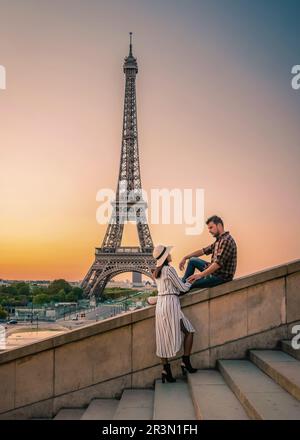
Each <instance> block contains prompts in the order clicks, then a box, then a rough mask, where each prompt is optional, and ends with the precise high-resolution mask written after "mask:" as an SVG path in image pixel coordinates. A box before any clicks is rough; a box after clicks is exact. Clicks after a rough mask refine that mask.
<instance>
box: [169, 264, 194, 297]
mask: <svg viewBox="0 0 300 440" xmlns="http://www.w3.org/2000/svg"><path fill="white" fill-rule="evenodd" d="M167 277H168V278H169V280H171V282H172V283H173V284H174V286H175V287H177V289H179V290H180V291H181V292H187V291H188V290H190V287H191V283H188V282H186V283H184V282H183V281H182V280H181V279H180V278H179V276H178V275H177V272H176V270H175V269H174V267H172V266H169V270H168V273H167Z"/></svg>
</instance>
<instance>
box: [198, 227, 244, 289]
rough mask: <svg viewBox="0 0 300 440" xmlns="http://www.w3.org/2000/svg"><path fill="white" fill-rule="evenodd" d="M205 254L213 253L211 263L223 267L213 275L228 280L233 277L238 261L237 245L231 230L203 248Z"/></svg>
mask: <svg viewBox="0 0 300 440" xmlns="http://www.w3.org/2000/svg"><path fill="white" fill-rule="evenodd" d="M202 250H203V252H204V253H205V255H209V254H212V257H211V263H210V264H209V266H210V265H211V264H212V263H218V264H219V265H220V266H221V267H220V268H219V269H217V270H216V271H215V272H214V273H213V275H217V276H219V277H221V278H223V279H224V280H226V281H230V280H232V279H233V277H234V274H235V269H236V262H237V247H236V243H235V241H234V239H233V238H232V237H231V235H230V234H229V232H228V231H227V232H223V234H221V235H220V236H219V237H218V238H217V239H216V241H215V242H214V243H212V244H211V245H209V246H207V247H205V248H203V249H202Z"/></svg>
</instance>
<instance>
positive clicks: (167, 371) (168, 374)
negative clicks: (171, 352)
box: [161, 363, 176, 383]
mask: <svg viewBox="0 0 300 440" xmlns="http://www.w3.org/2000/svg"><path fill="white" fill-rule="evenodd" d="M166 379H167V382H176V379H175V378H174V377H173V376H172V371H171V365H170V364H169V363H167V364H164V369H163V370H162V372H161V380H162V383H165V380H166Z"/></svg>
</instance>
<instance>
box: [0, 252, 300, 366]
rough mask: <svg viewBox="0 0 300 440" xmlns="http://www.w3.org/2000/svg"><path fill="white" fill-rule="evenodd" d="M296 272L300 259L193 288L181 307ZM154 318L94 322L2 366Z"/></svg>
mask: <svg viewBox="0 0 300 440" xmlns="http://www.w3.org/2000/svg"><path fill="white" fill-rule="evenodd" d="M297 271H300V260H295V261H292V262H290V263H287V264H283V265H280V266H276V267H272V268H270V269H266V270H263V271H260V272H256V273H254V274H251V275H246V276H244V277H241V278H237V279H235V280H233V281H230V282H228V283H224V284H221V285H219V286H216V287H212V288H209V289H193V290H191V291H190V292H189V293H187V294H186V295H184V296H182V297H181V300H180V301H181V305H182V307H187V306H190V305H192V304H196V303H200V302H203V301H207V300H209V299H213V298H216V297H218V296H222V295H226V294H229V293H232V292H235V291H238V290H242V289H244V288H246V287H250V286H253V285H256V284H259V283H263V282H265V281H269V280H272V279H276V278H280V277H283V276H286V275H287V274H290V273H294V272H297ZM154 315H155V306H149V307H146V308H144V309H141V310H136V311H133V312H127V313H125V314H123V315H120V316H117V317H112V318H108V319H106V320H105V321H101V322H98V323H91V324H89V325H87V326H86V327H82V328H79V329H75V330H71V331H69V332H67V333H65V334H62V335H58V336H50V337H49V338H46V339H43V340H41V341H38V342H35V343H33V344H28V345H25V346H23V347H19V348H15V349H12V350H9V351H5V352H3V353H0V364H4V363H6V362H9V361H13V360H15V359H18V358H21V357H24V356H30V355H33V354H35V353H38V352H41V351H45V350H51V349H53V348H56V347H59V346H61V345H64V344H68V343H71V342H74V341H78V340H81V339H85V338H88V337H91V336H94V335H97V334H100V333H104V332H107V331H109V330H113V329H117V328H119V327H123V326H127V325H131V324H133V323H135V322H138V321H142V320H144V319H149V318H152V317H154Z"/></svg>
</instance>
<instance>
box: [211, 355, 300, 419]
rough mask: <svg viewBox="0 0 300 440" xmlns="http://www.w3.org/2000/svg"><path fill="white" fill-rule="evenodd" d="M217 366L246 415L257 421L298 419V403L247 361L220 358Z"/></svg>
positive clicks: (299, 417) (299, 404) (299, 411)
mask: <svg viewBox="0 0 300 440" xmlns="http://www.w3.org/2000/svg"><path fill="white" fill-rule="evenodd" d="M218 367H219V370H220V371H221V373H222V375H223V377H224V379H225V381H226V382H227V384H228V385H229V386H230V388H231V389H232V391H233V392H234V394H235V395H236V396H237V397H238V398H239V400H240V402H241V404H242V405H243V406H244V408H245V410H246V412H247V414H248V416H249V417H250V418H251V419H257V420H300V403H299V402H298V401H297V399H295V398H294V397H293V396H291V395H290V394H289V393H288V392H287V391H285V390H284V389H283V388H281V387H280V386H279V385H278V384H277V383H276V382H275V381H274V380H273V379H271V378H270V377H269V376H267V375H266V374H265V373H263V372H262V371H261V370H260V369H259V368H257V367H256V365H254V364H253V363H252V362H250V361H247V360H222V361H220V360H219V361H218Z"/></svg>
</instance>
